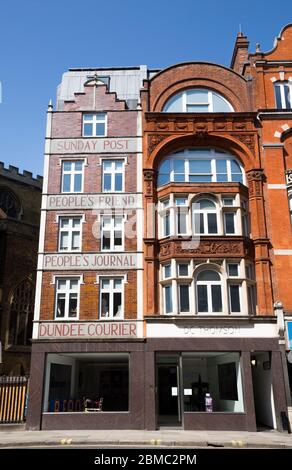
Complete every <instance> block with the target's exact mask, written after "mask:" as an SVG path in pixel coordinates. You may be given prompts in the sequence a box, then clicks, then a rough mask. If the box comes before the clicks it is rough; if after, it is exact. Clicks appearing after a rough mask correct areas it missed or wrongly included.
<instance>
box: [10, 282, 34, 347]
mask: <svg viewBox="0 0 292 470" xmlns="http://www.w3.org/2000/svg"><path fill="white" fill-rule="evenodd" d="M33 301H34V292H33V284H32V282H31V281H30V280H29V279H24V280H23V281H22V282H21V283H20V284H18V286H17V287H16V289H15V290H14V292H13V293H12V296H11V301H10V321H9V341H8V342H9V344H10V345H14V346H28V345H29V339H30V338H31V335H32V320H33Z"/></svg>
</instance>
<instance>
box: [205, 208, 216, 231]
mask: <svg viewBox="0 0 292 470" xmlns="http://www.w3.org/2000/svg"><path fill="white" fill-rule="evenodd" d="M207 220H208V233H209V234H211V233H217V215H216V214H211V213H209V214H207Z"/></svg>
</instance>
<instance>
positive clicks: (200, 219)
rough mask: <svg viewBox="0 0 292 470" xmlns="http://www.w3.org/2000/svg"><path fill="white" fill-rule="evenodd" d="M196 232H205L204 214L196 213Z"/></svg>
mask: <svg viewBox="0 0 292 470" xmlns="http://www.w3.org/2000/svg"><path fill="white" fill-rule="evenodd" d="M194 217H195V233H204V214H202V213H198V212H197V213H195V214H194Z"/></svg>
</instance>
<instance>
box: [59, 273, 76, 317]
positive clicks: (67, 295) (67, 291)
mask: <svg viewBox="0 0 292 470" xmlns="http://www.w3.org/2000/svg"><path fill="white" fill-rule="evenodd" d="M60 281H63V282H64V281H65V282H66V286H65V289H64V290H63V289H60V288H59V282H60ZM71 281H77V282H78V286H77V288H76V289H72V290H71V289H70V282H71ZM80 284H81V278H80V276H78V277H76V276H75V277H74V276H68V277H64V276H60V277H58V276H56V277H55V309H54V318H55V320H57V321H62V320H72V321H75V320H78V319H79V311H80ZM59 294H65V313H64V316H63V317H58V316H57V310H58V296H59ZM70 294H77V310H76V316H74V317H73V316H69V303H70Z"/></svg>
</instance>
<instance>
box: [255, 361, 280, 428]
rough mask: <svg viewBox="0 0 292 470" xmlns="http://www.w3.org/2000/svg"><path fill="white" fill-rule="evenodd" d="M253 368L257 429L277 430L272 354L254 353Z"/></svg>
mask: <svg viewBox="0 0 292 470" xmlns="http://www.w3.org/2000/svg"><path fill="white" fill-rule="evenodd" d="M251 367H252V382H253V394H254V405H255V414H256V421H257V427H258V429H262V428H263V429H265V428H272V429H276V428H277V425H276V416H275V407H274V394H273V385H272V373H271V372H272V371H271V357H270V354H269V353H268V352H254V353H253V354H252V357H251Z"/></svg>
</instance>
